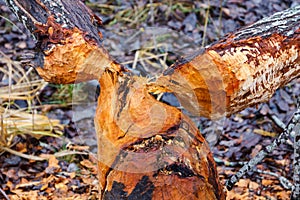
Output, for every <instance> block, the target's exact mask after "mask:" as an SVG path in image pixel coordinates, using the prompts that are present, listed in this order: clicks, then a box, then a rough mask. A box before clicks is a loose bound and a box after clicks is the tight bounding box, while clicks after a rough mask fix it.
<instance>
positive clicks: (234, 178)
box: [225, 109, 300, 190]
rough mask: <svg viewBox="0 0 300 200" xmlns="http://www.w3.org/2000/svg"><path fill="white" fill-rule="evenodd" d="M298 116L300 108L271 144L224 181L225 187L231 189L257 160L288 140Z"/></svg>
mask: <svg viewBox="0 0 300 200" xmlns="http://www.w3.org/2000/svg"><path fill="white" fill-rule="evenodd" d="M299 118H300V110H299V109H298V110H297V111H296V112H295V114H294V116H293V118H292V120H291V121H290V122H289V123H288V126H287V128H285V129H284V131H283V132H282V133H281V134H280V135H279V136H278V137H277V138H276V139H275V140H274V141H273V143H272V144H270V145H268V146H267V147H265V148H264V149H263V150H261V151H260V152H259V153H258V154H257V155H256V156H255V157H254V158H252V159H251V160H250V161H249V162H248V163H247V164H245V165H244V166H243V167H242V168H241V169H240V170H239V171H238V172H237V173H236V174H234V175H233V176H231V178H230V179H229V180H227V181H226V184H225V185H226V187H227V189H228V190H231V189H232V188H233V186H234V184H235V183H237V182H238V181H239V179H240V178H241V177H242V176H244V175H245V174H246V173H247V172H249V171H251V170H252V169H253V168H254V167H255V166H256V165H257V164H258V163H259V162H261V161H262V160H263V159H264V158H265V157H266V155H267V154H268V153H272V151H273V150H274V149H275V148H276V147H277V146H279V145H280V144H281V143H284V142H286V141H287V140H288V137H289V134H290V133H291V132H292V130H293V128H294V127H295V125H296V124H297V123H298V120H299Z"/></svg>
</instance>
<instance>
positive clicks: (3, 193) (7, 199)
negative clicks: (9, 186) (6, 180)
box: [0, 187, 10, 200]
mask: <svg viewBox="0 0 300 200" xmlns="http://www.w3.org/2000/svg"><path fill="white" fill-rule="evenodd" d="M0 192H1V194H2V195H3V196H4V197H5V199H6V200H10V199H9V197H8V196H7V194H6V193H5V192H4V191H3V190H2V188H1V187H0Z"/></svg>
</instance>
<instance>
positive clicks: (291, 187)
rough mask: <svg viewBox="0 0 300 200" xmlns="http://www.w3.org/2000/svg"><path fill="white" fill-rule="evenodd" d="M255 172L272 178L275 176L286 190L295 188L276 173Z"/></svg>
mask: <svg viewBox="0 0 300 200" xmlns="http://www.w3.org/2000/svg"><path fill="white" fill-rule="evenodd" d="M254 171H256V172H258V173H261V174H267V175H270V176H275V177H276V178H278V180H279V182H280V184H281V185H282V186H283V187H284V188H285V189H293V188H294V186H293V184H292V183H291V182H290V181H289V180H288V179H287V178H285V177H284V176H280V175H278V174H276V173H274V172H268V171H264V170H260V169H257V168H256V169H254Z"/></svg>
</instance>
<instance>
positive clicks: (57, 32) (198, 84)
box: [7, 0, 300, 200]
mask: <svg viewBox="0 0 300 200" xmlns="http://www.w3.org/2000/svg"><path fill="white" fill-rule="evenodd" d="M7 4H8V5H9V6H10V8H11V9H12V10H13V11H14V12H15V13H16V14H17V15H18V16H19V19H20V20H21V21H23V22H24V24H25V25H26V26H27V28H28V29H29V30H30V31H31V32H32V33H33V35H34V36H35V37H36V39H37V41H38V46H37V49H38V50H39V52H38V53H37V57H36V59H35V65H36V67H37V70H38V72H39V74H40V75H41V76H42V77H43V78H44V79H45V80H47V81H50V82H54V83H73V82H76V81H85V80H90V79H97V80H99V83H100V85H101V94H100V97H99V101H98V107H97V111H96V117H95V125H96V133H97V139H98V158H99V167H98V168H99V182H100V193H101V194H100V196H101V199H157V200H158V199H170V200H171V199H191V200H192V199H195V200H196V199H225V193H224V191H223V187H222V185H221V183H220V182H219V179H218V175H217V170H216V165H215V162H214V160H213V157H212V154H211V152H210V150H209V147H208V145H207V143H206V141H205V140H204V138H203V137H202V135H201V134H200V133H199V131H198V130H197V128H196V126H195V125H194V124H193V123H192V122H191V120H190V119H189V118H188V117H187V116H185V115H184V114H183V113H182V112H181V111H180V110H178V109H177V108H174V107H172V106H169V105H166V104H164V103H162V102H159V101H157V100H156V99H155V98H153V96H152V95H151V93H161V92H173V93H174V94H175V95H177V97H178V99H179V100H180V101H181V103H182V105H183V106H184V107H185V108H186V109H187V110H189V111H190V112H192V113H194V114H196V115H203V116H207V117H220V116H222V115H224V114H226V115H230V114H232V113H234V112H237V111H240V110H242V109H244V108H246V107H248V106H252V105H255V104H257V103H260V102H262V101H266V100H267V99H268V98H270V96H271V95H272V94H273V92H274V91H275V90H276V89H277V88H278V87H280V86H282V85H284V84H286V83H287V82H289V81H290V80H292V79H293V78H296V77H298V74H299V70H300V68H299V34H298V33H299V27H300V23H299V17H300V14H299V13H300V7H297V8H293V9H290V10H287V11H285V12H282V13H279V14H276V15H274V16H271V17H270V18H266V19H264V20H262V21H259V22H257V23H255V24H253V25H251V26H249V27H246V28H244V29H241V30H240V31H238V32H236V33H235V34H231V35H229V36H227V37H226V38H225V39H223V40H221V41H219V42H217V43H215V44H213V45H211V46H209V47H207V48H206V49H205V50H204V51H203V52H200V53H198V54H196V55H195V56H194V57H193V58H191V59H188V58H187V59H186V60H184V61H180V62H178V63H177V64H175V65H173V66H171V67H170V68H169V69H168V70H167V71H166V72H164V74H162V75H161V76H160V77H159V78H158V79H157V80H156V81H154V82H148V80H147V79H145V78H142V77H136V76H132V75H131V74H129V73H125V72H126V70H125V69H124V68H123V67H122V66H120V65H119V64H117V63H116V62H114V60H113V59H112V58H110V56H109V55H108V53H107V52H106V51H105V50H104V49H103V47H102V44H101V41H102V38H101V33H100V32H99V30H98V27H97V24H95V23H100V20H99V19H98V18H97V17H96V16H95V15H94V14H93V13H92V11H90V10H89V9H88V8H87V7H86V6H85V5H84V4H83V3H82V2H81V1H79V0H65V1H61V0H58V1H52V0H28V1H25V0H7Z"/></svg>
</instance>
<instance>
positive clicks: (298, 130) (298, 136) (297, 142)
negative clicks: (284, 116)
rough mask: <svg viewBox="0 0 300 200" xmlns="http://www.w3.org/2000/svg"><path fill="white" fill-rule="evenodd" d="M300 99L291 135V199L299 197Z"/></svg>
mask: <svg viewBox="0 0 300 200" xmlns="http://www.w3.org/2000/svg"><path fill="white" fill-rule="evenodd" d="M299 104H300V101H299V99H298V102H297V108H298V109H297V112H296V114H295V116H296V119H297V122H298V124H296V125H295V128H294V130H293V132H292V133H291V135H292V136H293V137H294V161H293V165H294V167H293V169H294V174H293V181H294V188H293V190H292V195H291V199H300V124H299V121H300V106H299Z"/></svg>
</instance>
